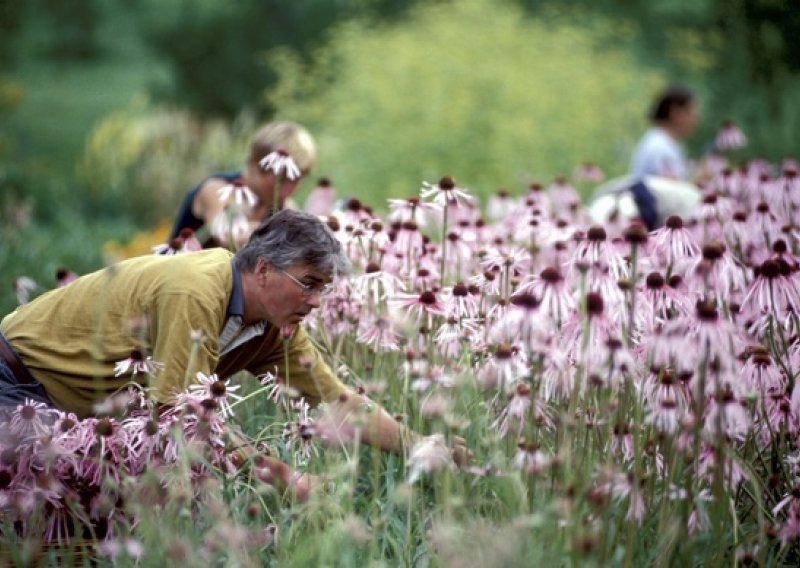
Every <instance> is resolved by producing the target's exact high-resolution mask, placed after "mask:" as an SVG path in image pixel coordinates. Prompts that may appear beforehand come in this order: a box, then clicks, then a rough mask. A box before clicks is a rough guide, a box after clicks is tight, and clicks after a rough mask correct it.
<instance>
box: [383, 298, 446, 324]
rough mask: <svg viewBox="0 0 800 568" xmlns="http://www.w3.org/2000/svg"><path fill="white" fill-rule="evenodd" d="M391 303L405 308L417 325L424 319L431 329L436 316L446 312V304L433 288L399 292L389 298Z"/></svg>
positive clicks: (396, 307)
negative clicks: (414, 292) (415, 291)
mask: <svg viewBox="0 0 800 568" xmlns="http://www.w3.org/2000/svg"><path fill="white" fill-rule="evenodd" d="M389 304H390V305H391V306H392V307H394V308H395V309H398V310H405V311H406V312H407V314H408V317H409V318H410V319H411V320H413V321H414V322H415V323H416V324H417V325H419V324H420V321H422V320H423V319H424V320H425V321H426V322H427V324H428V328H429V329H430V322H431V319H432V318H433V317H434V316H442V315H444V314H445V308H444V304H443V303H442V301H441V300H440V299H439V297H438V296H437V295H436V293H435V292H432V291H431V290H426V291H424V292H422V293H421V294H397V295H396V296H395V297H394V298H393V299H391V300H389Z"/></svg>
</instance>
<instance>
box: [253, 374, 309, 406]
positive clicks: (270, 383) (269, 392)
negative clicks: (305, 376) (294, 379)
mask: <svg viewBox="0 0 800 568" xmlns="http://www.w3.org/2000/svg"><path fill="white" fill-rule="evenodd" d="M256 378H257V379H258V381H259V382H260V383H261V384H262V385H264V386H265V387H266V389H265V390H266V392H265V394H266V397H267V400H271V401H272V402H274V403H276V404H277V403H278V402H280V400H281V399H283V398H284V397H288V398H294V397H297V396H299V395H300V393H299V392H297V391H296V390H294V389H293V388H292V387H290V386H289V385H287V384H286V380H285V379H284V378H283V377H281V376H279V375H278V374H272V373H264V374H263V375H259V376H258V377H256Z"/></svg>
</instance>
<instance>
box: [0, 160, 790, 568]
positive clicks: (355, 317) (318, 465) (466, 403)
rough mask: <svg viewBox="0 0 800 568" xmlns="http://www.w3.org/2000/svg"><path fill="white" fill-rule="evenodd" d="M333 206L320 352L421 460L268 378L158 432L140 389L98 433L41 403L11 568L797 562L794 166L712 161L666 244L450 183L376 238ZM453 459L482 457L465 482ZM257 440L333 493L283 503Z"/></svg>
mask: <svg viewBox="0 0 800 568" xmlns="http://www.w3.org/2000/svg"><path fill="white" fill-rule="evenodd" d="M579 173H580V172H579ZM583 173H584V174H585V173H587V172H585V171H584V172H583ZM576 175H577V174H576ZM573 182H575V183H577V180H573ZM333 192H334V189H333V188H332V187H331V186H329V185H322V186H320V187H319V188H317V189H316V190H315V191H314V192H313V193H312V195H311V196H310V197H309V200H310V202H309V205H308V206H309V207H310V208H311V209H313V210H314V211H315V212H316V213H319V214H323V215H324V216H325V219H326V220H327V223H328V226H329V227H330V229H331V230H332V231H333V232H334V233H335V234H336V235H337V236H338V238H340V240H341V242H342V243H343V246H344V248H345V250H346V252H347V254H348V256H349V258H350V259H351V262H352V272H351V273H350V274H349V275H347V276H345V277H342V278H340V279H338V281H337V283H336V286H335V289H334V291H333V292H332V294H330V295H329V296H327V297H326V299H325V302H324V303H323V306H322V307H321V309H319V310H318V311H317V313H316V314H312V319H311V320H310V321H308V322H307V323H308V326H309V328H310V329H311V330H312V331H313V335H314V337H315V338H316V341H317V342H318V345H319V347H320V349H322V350H323V351H324V352H325V353H326V355H327V357H328V358H329V362H330V364H331V366H332V367H333V368H334V369H335V370H336V371H337V372H338V374H339V376H340V377H342V379H343V380H345V381H346V382H347V383H348V384H350V385H352V386H354V387H356V388H358V389H363V391H364V392H366V393H368V394H369V395H370V397H372V398H373V399H374V400H376V401H379V402H380V403H381V404H383V405H384V406H385V407H386V408H387V409H388V410H389V411H390V412H393V413H395V415H396V418H397V420H400V421H402V422H404V423H406V424H408V425H409V427H411V428H412V429H414V430H416V431H418V432H421V433H423V434H427V435H428V436H427V437H426V438H424V439H423V440H422V441H420V442H418V443H416V444H414V445H413V447H410V448H408V451H407V455H405V456H395V455H386V454H381V453H380V452H378V451H375V450H372V449H371V448H368V447H362V446H361V444H360V443H359V435H358V430H359V428H361V427H363V424H364V422H365V421H364V417H363V415H362V416H350V417H341V416H336V415H333V414H332V413H330V412H328V409H327V408H326V407H325V405H322V406H320V407H318V408H314V409H310V408H308V406H307V404H305V402H304V401H303V400H302V399H298V398H296V396H294V395H295V393H292V392H291V391H290V389H286V388H283V387H282V381H281V379H280V377H275V376H266V377H259V378H258V380H253V379H252V378H250V377H243V376H240V377H236V378H234V379H233V380H231V381H222V380H220V379H219V378H217V377H215V376H211V377H205V376H203V377H199V382H198V384H197V385H195V386H193V387H191V389H190V390H189V391H188V392H186V393H184V395H183V397H182V399H181V403H180V404H178V405H177V406H175V407H174V408H173V409H172V410H170V411H168V412H164V413H161V414H160V415H159V414H158V413H157V412H155V411H154V409H153V408H152V407H151V403H150V402H149V401H147V400H146V398H145V397H144V396H143V395H142V394H141V393H140V392H136V391H131V392H130V393H126V394H125V396H122V397H119V398H115V399H113V400H111V401H109V403H108V404H107V405H105V408H103V409H101V410H102V412H103V416H101V417H98V418H90V419H86V420H78V419H77V418H76V417H74V416H70V415H66V414H64V413H61V412H57V411H54V410H46V409H41V408H37V406H36V405H35V404H29V405H23V406H20V407H19V408H18V409H17V410H16V411H15V412H14V414H13V416H12V418H11V420H10V421H9V422H7V423H6V424H5V425H4V426H3V428H2V430H0V431H1V432H2V437H1V438H0V509H1V510H2V517H0V519H1V520H0V557H2V558H3V559H4V561H11V562H14V563H17V564H23V563H25V562H33V563H40V564H45V565H46V564H48V563H58V562H62V563H65V562H66V563H76V564H80V563H87V564H88V563H89V562H91V561H95V562H100V563H101V564H102V563H105V562H108V563H114V564H116V565H126V564H131V565H133V564H137V563H138V564H141V565H147V566H149V565H163V564H174V563H179V562H180V563H184V564H185V565H217V564H219V565H231V566H239V565H252V566H261V565H270V564H275V565H281V566H283V565H287V566H294V565H297V566H307V565H326V566H327V565H330V566H365V565H372V564H377V565H387V566H394V565H406V566H412V565H413V566H429V565H431V566H519V565H530V566H547V565H563V564H573V563H574V564H581V565H583V564H585V565H604V566H605V565H624V566H641V565H653V564H657V565H681V566H685V565H698V564H702V565H705V564H709V565H737V564H743V565H750V564H757V565H784V564H788V565H796V563H797V562H798V561H800V548H798V537H800V452H798V445H797V442H798V430H799V428H800V389H798V388H796V379H797V376H798V369H800V339H799V337H800V335H799V334H800V320H798V317H800V316H799V315H798V307H800V294H799V293H798V286H797V283H798V268H800V264H798V256H797V254H798V253H800V232H798V229H797V227H798V225H800V176H798V165H797V162H795V161H793V160H786V161H785V162H784V163H782V164H768V163H765V162H761V161H752V162H749V163H747V164H746V165H741V166H737V167H730V166H728V165H726V164H725V163H724V160H718V161H717V162H716V170H715V171H714V172H713V175H712V176H711V178H710V180H709V181H708V182H707V183H706V184H705V186H704V187H703V199H702V203H701V205H700V206H699V207H698V208H697V210H696V211H695V213H694V215H693V216H692V217H691V218H686V219H680V218H677V217H671V218H669V219H668V220H667V222H666V225H665V226H664V227H662V228H660V229H658V230H656V231H654V232H651V233H649V234H648V232H647V231H646V230H645V229H644V228H643V227H642V226H641V225H639V224H636V223H634V224H627V223H622V222H621V221H614V222H609V223H606V224H605V225H603V226H600V225H596V224H593V223H592V222H591V221H590V220H589V218H588V216H587V214H586V212H585V209H584V207H583V205H582V204H581V200H580V197H579V195H578V193H577V192H576V191H575V189H574V188H573V186H572V185H570V182H569V180H564V179H561V180H557V181H555V182H553V183H552V184H550V185H549V186H543V185H539V184H532V185H531V186H530V187H528V188H525V190H524V191H522V192H521V193H520V194H519V195H512V194H511V193H509V192H498V193H497V194H495V195H493V196H492V197H491V198H490V199H488V201H487V203H486V204H485V206H484V207H482V206H480V205H479V204H478V203H477V200H476V199H475V198H474V196H472V195H470V192H469V191H468V190H466V189H464V188H461V187H459V186H458V185H457V183H456V182H455V180H453V179H452V178H450V177H443V178H442V179H441V180H439V181H438V182H436V183H424V184H423V187H422V190H421V191H420V193H419V195H418V196H414V197H411V198H409V199H396V200H390V202H389V212H388V213H387V214H386V215H385V216H383V217H380V216H378V215H376V214H375V213H374V212H373V210H372V209H371V208H370V207H368V206H367V205H366V204H363V203H360V202H359V201H357V200H354V199H351V200H348V201H346V202H345V203H344V204H343V205H341V206H340V207H339V208H338V209H337V210H336V211H335V212H333V213H330V212H329V211H326V210H325V209H326V207H327V206H328V205H332V204H333V203H334V197H333ZM320 204H322V205H320ZM181 245H182V243H180V242H175V243H171V246H172V247H173V248H174V249H179V248H181ZM120 364H121V365H129V366H130V365H134V366H136V368H137V370H138V371H139V372H143V373H144V372H151V371H152V370H153V369H154V365H157V362H153V361H151V360H149V359H148V358H146V357H145V356H144V355H140V356H139V357H138V358H134V359H132V360H128V361H125V362H121V363H120ZM370 411H371V409H369V408H365V409H363V412H364V413H369V412H370ZM234 431H235V432H236V433H237V435H236V436H233V435H232V434H231V432H234ZM454 436H460V437H463V438H465V439H466V440H467V443H468V445H469V447H470V448H471V449H472V451H473V452H474V458H473V460H472V463H470V464H469V465H466V466H464V467H461V468H458V467H456V466H455V465H454V463H453V462H452V460H451V457H450V453H449V450H448V443H449V441H450V440H451V439H452V438H453V437H454ZM241 437H245V438H246V439H248V440H249V441H250V442H251V443H252V444H253V445H255V446H257V447H259V448H261V449H263V450H264V451H269V452H271V453H272V454H273V455H276V456H279V457H281V458H282V459H284V460H285V461H287V462H289V463H290V464H292V465H294V466H296V467H297V468H298V469H299V470H300V471H309V472H313V473H315V474H318V475H320V476H323V477H324V479H325V481H324V483H323V484H321V485H318V486H317V488H316V489H315V490H314V491H313V492H312V494H311V496H310V497H309V499H308V500H307V501H305V502H299V501H297V500H296V499H294V498H293V497H291V495H283V494H282V493H280V492H279V491H277V490H276V489H274V488H273V486H272V485H270V484H269V481H271V479H270V473H269V470H268V469H267V468H265V467H263V464H262V463H260V462H259V459H258V458H256V459H255V460H253V461H252V462H251V463H243V462H242V460H241V459H239V458H238V453H237V452H236V451H235V450H236V447H235V446H236V444H237V443H239V442H238V440H240V439H241ZM91 559H94V560H91Z"/></svg>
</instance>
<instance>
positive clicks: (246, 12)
mask: <svg viewBox="0 0 800 568" xmlns="http://www.w3.org/2000/svg"><path fill="white" fill-rule="evenodd" d="M410 4H413V2H403V1H400V0H308V1H304V2H283V1H280V0H268V1H264V0H239V1H237V2H227V1H224V0H205V1H203V2H195V1H192V2H188V1H182V2H174V3H172V4H169V5H167V6H163V2H160V1H154V2H150V3H148V13H149V17H148V19H147V23H146V27H145V35H146V37H147V39H148V42H149V43H150V44H151V45H153V46H154V47H155V48H156V49H157V50H158V52H159V53H160V54H161V55H162V57H164V58H165V59H167V60H168V61H169V62H170V64H171V66H172V72H173V75H174V79H175V81H174V84H173V88H170V89H166V90H162V92H161V95H162V96H163V97H165V99H166V100H168V101H171V102H175V103H178V104H181V105H186V106H188V107H190V108H191V109H192V110H193V111H194V112H197V113H199V114H202V115H211V116H227V117H234V116H236V115H238V114H239V113H240V112H241V110H242V108H253V107H254V106H255V105H256V103H257V102H258V95H259V93H260V92H261V91H262V90H263V89H264V88H265V87H267V86H270V85H272V84H273V83H274V82H275V80H276V79H277V75H276V74H275V72H274V71H273V70H272V69H270V68H269V67H268V66H266V65H264V63H263V62H262V61H261V59H260V57H259V54H260V53H261V52H263V51H265V50H268V49H271V48H274V47H278V46H281V47H284V48H287V49H290V50H292V51H293V52H295V53H298V54H305V53H308V52H309V51H310V50H311V49H313V48H314V47H315V46H318V45H321V44H323V43H325V42H326V41H327V40H329V39H330V36H329V31H330V29H331V27H332V26H333V25H334V24H335V23H337V22H340V21H344V20H346V19H348V18H351V17H353V16H355V15H365V16H369V17H373V18H380V17H384V16H388V17H395V16H397V15H398V14H399V13H402V12H403V11H404V10H405V9H406V7H407V6H409V5H410Z"/></svg>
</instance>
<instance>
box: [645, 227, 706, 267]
mask: <svg viewBox="0 0 800 568" xmlns="http://www.w3.org/2000/svg"><path fill="white" fill-rule="evenodd" d="M650 253H651V254H653V255H654V256H657V257H658V258H660V259H662V261H663V262H665V263H666V265H667V266H670V265H672V264H674V263H675V261H677V260H680V259H684V258H691V257H694V256H697V255H698V254H699V253H700V246H699V245H698V244H697V242H696V241H695V239H694V237H693V236H692V233H691V232H690V231H689V230H688V229H686V227H684V225H683V219H681V218H680V217H678V216H677V215H672V216H670V217H668V218H667V221H666V223H664V226H663V227H660V228H658V229H656V230H655V231H653V232H652V233H651V234H650Z"/></svg>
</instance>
